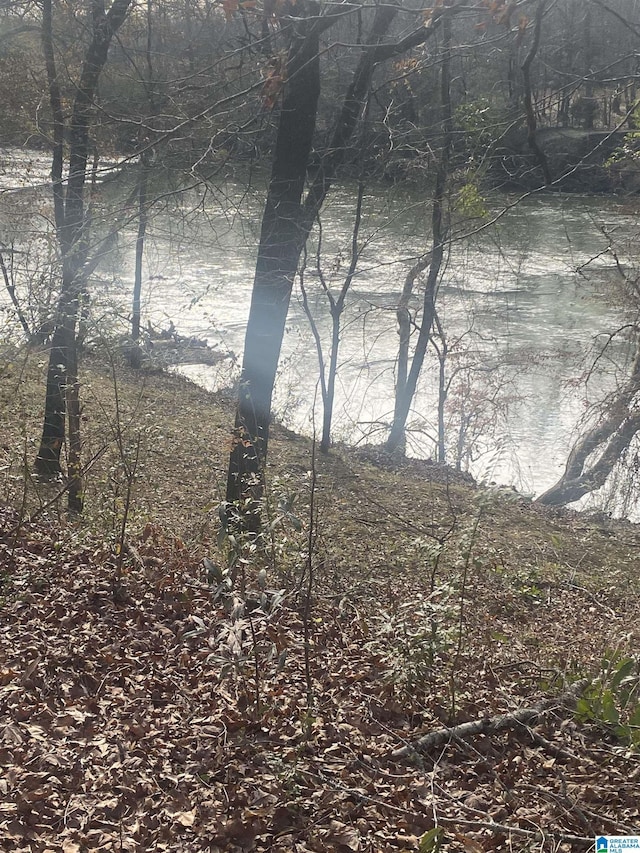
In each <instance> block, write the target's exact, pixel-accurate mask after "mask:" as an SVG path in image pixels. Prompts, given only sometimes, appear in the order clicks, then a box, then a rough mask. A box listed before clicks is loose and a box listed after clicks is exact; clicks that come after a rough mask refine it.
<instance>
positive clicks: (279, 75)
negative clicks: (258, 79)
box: [262, 53, 287, 110]
mask: <svg viewBox="0 0 640 853" xmlns="http://www.w3.org/2000/svg"><path fill="white" fill-rule="evenodd" d="M286 79H287V57H286V54H284V53H282V54H278V55H277V56H272V57H271V58H270V59H269V64H268V66H267V68H266V70H265V72H264V85H263V87H262V102H263V104H264V106H265V108H266V109H268V110H271V109H273V107H274V106H275V105H276V101H277V100H278V96H279V94H280V92H281V91H282V87H283V86H284V84H285V82H286Z"/></svg>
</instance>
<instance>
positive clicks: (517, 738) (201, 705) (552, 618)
mask: <svg viewBox="0 0 640 853" xmlns="http://www.w3.org/2000/svg"><path fill="white" fill-rule="evenodd" d="M85 364H86V366H87V367H86V372H85V376H84V386H83V399H84V401H85V403H84V412H83V417H84V427H85V448H84V452H85V458H86V459H87V460H92V461H91V464H90V470H88V472H87V475H86V518H85V519H84V520H83V521H82V522H73V521H71V520H69V519H67V518H65V516H64V513H63V512H62V510H61V509H60V508H59V505H60V501H58V502H56V501H55V500H53V498H54V497H55V495H56V494H57V492H58V491H60V484H57V485H56V484H49V485H46V486H45V485H44V484H41V483H37V482H35V481H33V480H31V479H30V478H29V477H27V486H26V488H25V487H24V483H25V478H24V472H25V470H28V466H29V463H30V462H31V460H32V458H33V454H34V452H35V445H36V439H37V438H38V427H39V417H40V405H41V400H40V395H41V387H42V386H41V369H42V365H40V366H38V363H37V357H35V356H34V355H33V354H31V355H30V356H29V358H26V357H24V358H23V360H20V358H18V357H14V358H13V360H12V361H11V362H10V363H9V364H8V365H5V367H4V368H3V374H4V375H3V377H2V384H1V386H0V389H1V390H0V394H1V395H2V400H1V403H0V429H1V430H2V442H1V443H2V448H1V453H2V460H1V462H0V467H1V471H0V476H1V477H2V480H1V481H0V484H1V485H2V488H3V490H4V494H3V504H2V507H3V508H2V510H1V513H0V568H1V573H2V591H1V593H2V596H3V600H2V632H1V636H0V709H1V710H0V765H1V766H2V775H1V777H0V792H1V794H2V796H1V797H0V800H1V802H0V832H1V833H2V838H3V845H4V846H3V849H6V850H8V851H42V853H44V851H48V850H63V851H65V853H74V851H85V850H86V851H89V850H100V851H103V850H105V851H108V850H113V851H123V850H129V851H138V850H168V851H182V850H184V851H200V850H202V851H253V850H255V851H261V850H264V851H266V850H273V851H307V850H309V851H327V850H331V851H343V850H344V851H350V850H351V851H372V853H374V851H375V853H378V851H402V850H404V851H411V850H421V851H423V853H424V851H436V850H441V851H472V853H476V851H489V850H497V851H510V850H518V851H525V850H534V849H535V850H549V851H551V850H554V851H560V850H566V851H569V850H571V851H573V850H584V851H586V850H588V849H589V848H590V847H591V846H592V844H593V837H594V836H595V835H596V834H618V835H624V834H630V833H633V832H637V826H638V819H639V817H640V812H639V807H638V798H637V790H638V784H639V782H640V773H639V770H638V752H637V749H638V746H639V745H640V737H639V735H638V731H639V729H638V725H639V723H640V719H637V718H638V717H639V716H640V715H639V714H638V711H637V708H638V676H639V673H638V661H637V649H638V648H639V647H640V642H639V639H640V638H639V636H638V625H640V620H639V618H638V617H639V611H640V608H639V606H638V567H639V566H640V530H639V529H638V528H637V527H636V526H634V525H631V524H626V523H619V522H613V521H611V520H609V519H606V518H597V517H586V516H582V515H580V514H577V513H571V512H562V511H556V510H551V509H541V508H536V507H533V506H531V505H530V504H528V503H526V502H525V501H523V500H522V499H521V498H519V497H518V496H517V495H515V494H513V495H511V494H509V493H508V492H499V491H497V492H491V491H485V490H482V489H479V488H476V487H474V486H473V485H471V484H469V483H466V482H463V481H461V480H460V478H454V477H449V476H448V475H447V472H446V471H443V470H442V469H440V468H438V469H436V466H430V465H428V464H425V463H419V462H415V463H413V462H404V463H402V464H395V463H393V461H392V460H389V459H387V458H383V457H381V456H379V455H378V454H376V453H375V452H373V451H367V452H366V453H364V454H358V453H355V452H353V451H351V450H349V449H348V448H339V449H338V450H336V451H335V452H334V453H332V454H331V455H330V456H329V457H327V458H322V457H316V458H315V461H314V459H313V454H312V447H311V443H310V442H309V441H308V440H306V439H302V438H299V437H297V436H294V435H292V434H291V433H289V432H287V431H285V430H281V429H276V431H275V434H274V439H273V443H272V447H271V450H272V456H271V467H270V472H269V490H268V492H269V507H268V510H267V517H268V519H269V523H270V524H269V531H270V532H269V535H268V536H267V537H266V539H265V542H264V543H263V545H262V546H261V547H259V548H255V547H253V546H252V545H251V543H248V542H246V543H243V542H237V541H230V540H229V539H228V538H226V539H225V538H224V537H223V538H222V539H221V540H220V541H218V531H219V522H218V515H217V505H218V503H219V501H220V498H221V495H222V484H223V483H224V474H225V463H226V455H227V452H228V435H229V427H230V424H231V415H230V411H231V410H230V406H229V403H228V401H226V400H225V399H224V397H223V396H218V397H215V396H211V395H209V394H207V393H206V392H204V391H202V390H201V389H199V388H197V387H196V386H194V385H191V384H189V383H187V382H185V381H183V380H182V379H180V378H178V377H171V376H167V375H166V374H162V373H157V374H152V373H151V374H142V375H139V376H138V375H135V374H133V373H129V372H127V371H126V369H124V368H123V367H121V366H119V367H118V368H117V370H113V369H112V368H113V365H110V364H109V362H108V360H107V361H104V360H99V359H89V360H87V361H86V362H85ZM114 375H115V376H116V377H117V379H116V380H115V381H114ZM134 463H135V464H134ZM432 471H433V476H430V473H431V472H432ZM313 483H315V489H314V494H313V498H314V506H315V512H314V514H313V516H312V515H311V513H310V498H311V488H312V484H313ZM128 493H129V496H130V497H131V511H130V513H129V516H128V518H127V523H126V525H125V526H124V535H123V525H122V520H123V512H124V507H125V504H126V497H127V494H128ZM298 522H300V523H298ZM310 545H311V546H312V547H311V550H310V548H309V546H310ZM205 558H206V560H205ZM309 572H312V574H313V576H312V578H311V584H310V583H309V580H310V578H309ZM230 574H231V575H233V576H234V578H235V583H234V585H233V587H231V585H230V581H229V575H230ZM309 589H311V596H310V597H309V598H308V597H307V594H306V593H307V590H309ZM567 691H569V693H567ZM531 708H534V709H535V710H536V713H535V714H534V715H533V716H527V715H526V714H525V713H524V711H525V710H526V709H531ZM634 715H635V716H634ZM498 719H507V721H508V725H504V726H503V725H496V724H495V721H496V720H498ZM467 724H468V725H467ZM465 726H466V728H465Z"/></svg>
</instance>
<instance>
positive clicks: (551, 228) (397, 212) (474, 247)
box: [0, 162, 633, 493]
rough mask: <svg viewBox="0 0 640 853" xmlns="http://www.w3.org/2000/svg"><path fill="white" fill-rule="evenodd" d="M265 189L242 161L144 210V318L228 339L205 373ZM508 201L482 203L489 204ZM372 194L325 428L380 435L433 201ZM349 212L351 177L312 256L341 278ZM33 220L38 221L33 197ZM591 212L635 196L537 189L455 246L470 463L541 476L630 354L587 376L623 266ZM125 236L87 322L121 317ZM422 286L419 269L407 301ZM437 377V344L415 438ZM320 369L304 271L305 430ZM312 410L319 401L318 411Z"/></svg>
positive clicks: (318, 303)
mask: <svg viewBox="0 0 640 853" xmlns="http://www.w3.org/2000/svg"><path fill="white" fill-rule="evenodd" d="M45 166H46V162H45ZM31 169H32V174H33V175H35V179H34V182H35V183H38V182H39V181H42V180H44V179H45V178H46V168H45V171H44V172H43V171H42V168H39V167H38V166H36V165H32V167H31ZM13 171H16V167H14V168H13ZM17 171H18V172H19V171H20V169H19V168H17ZM12 174H13V172H12V171H11V169H9V168H8V167H7V168H6V169H5V173H2V171H1V170H0V190H4V193H3V196H2V200H3V204H4V207H5V209H7V205H8V204H9V199H10V197H11V198H13V199H14V201H13V202H12V203H14V204H15V198H16V197H17V196H18V195H19V196H20V197H21V199H22V201H21V204H22V206H23V207H24V206H25V201H24V198H25V192H29V191H26V190H24V189H21V190H20V189H18V188H19V187H20V186H24V180H25V178H24V175H21V176H20V180H18V179H15V178H13V177H12ZM20 181H22V183H20ZM7 188H11V191H7ZM13 190H16V191H15V192H14V191H13ZM121 195H122V191H121V189H118V188H117V187H116V188H111V189H109V190H107V192H106V196H107V200H109V198H111V197H113V198H114V199H115V198H116V196H119V197H121ZM263 200H264V185H263V183H262V182H261V181H260V180H256V181H255V183H253V185H249V187H248V188H247V179H246V176H244V177H243V181H242V182H240V181H238V182H235V181H233V180H228V181H226V182H225V183H224V184H220V185H219V186H218V187H217V188H215V189H209V190H207V191H204V190H202V189H193V190H190V191H189V192H187V193H185V194H183V195H181V196H175V195H167V196H165V197H164V198H163V200H162V201H161V202H159V203H158V204H157V205H156V207H155V209H154V216H153V218H152V223H151V225H150V228H149V235H148V240H147V245H146V253H145V271H144V281H145V283H144V312H145V314H144V318H145V321H146V320H149V321H150V322H151V323H152V324H153V325H154V326H156V327H167V326H168V325H169V323H170V322H173V323H174V325H175V327H176V329H177V330H178V331H179V332H180V333H181V334H184V335H191V334H193V335H197V336H198V337H202V338H206V339H207V340H208V341H209V343H210V344H212V345H215V346H217V347H218V348H219V349H220V350H221V351H223V352H227V353H229V354H230V357H229V358H228V359H226V360H225V361H224V362H222V363H221V365H220V366H218V367H216V368H208V367H188V368H184V372H185V373H187V374H188V375H190V376H192V377H193V378H195V379H196V380H197V381H198V382H201V383H202V384H204V385H206V386H207V387H210V388H216V387H220V386H221V385H226V384H228V383H229V382H230V381H232V380H233V379H234V378H236V377H237V375H238V371H239V366H238V365H239V361H240V360H241V356H242V347H243V341H244V328H245V323H246V318H247V314H248V308H249V300H250V296H251V286H252V279H253V265H254V262H255V254H256V249H257V241H258V235H259V225H260V216H261V206H262V203H263ZM509 201H512V200H511V199H505V198H500V199H491V200H490V204H491V206H492V208H493V209H494V210H495V211H498V210H499V209H500V208H501V206H503V205H504V204H505V203H507V202H509ZM132 208H133V206H132ZM365 208H366V211H367V213H366V216H365V220H364V223H363V227H362V230H361V234H360V241H359V242H360V247H361V255H360V258H359V262H358V268H357V273H356V276H355V279H354V282H353V285H352V288H351V291H350V293H349V296H348V297H347V306H346V310H345V313H344V316H343V333H342V343H341V350H340V360H339V361H340V371H339V378H338V388H337V402H336V408H335V421H334V423H335V426H334V435H335V438H336V439H341V440H346V441H349V442H352V443H354V442H363V441H375V442H379V441H382V440H384V437H385V432H386V428H387V426H388V424H389V421H390V414H391V411H392V405H393V387H394V367H395V358H396V349H397V341H398V336H397V332H396V320H395V305H396V302H397V297H398V293H399V291H400V290H401V288H402V283H403V280H404V276H405V274H406V271H407V269H408V267H409V265H410V261H411V258H412V257H414V256H415V255H416V254H417V253H418V252H420V251H421V249H422V247H423V245H424V239H425V238H424V234H425V231H426V230H427V226H426V223H427V222H428V216H429V211H428V208H426V207H425V206H424V204H423V201H422V199H421V198H420V196H419V194H417V193H415V194H412V193H410V192H407V191H406V190H391V189H390V188H389V187H377V188H375V189H371V190H370V194H369V195H368V197H367V199H366V201H365ZM353 213H354V193H353V192H352V191H351V190H350V189H341V190H339V191H338V192H336V193H335V194H334V195H333V197H332V199H331V201H330V203H329V204H328V205H327V207H326V209H325V211H324V213H323V218H322V228H321V240H320V258H321V261H320V267H321V270H322V273H323V275H324V278H325V281H326V283H327V285H328V286H330V287H331V288H332V289H333V290H334V292H336V293H337V291H338V290H339V288H340V286H341V285H342V281H343V277H344V273H345V271H346V267H347V265H348V263H349V254H350V242H351V236H350V235H351V228H352V223H353ZM119 215H120V216H121V217H122V216H123V213H122V211H120V212H119ZM38 217H40V218H38ZM106 219H107V220H108V221H111V219H112V214H107V215H106ZM10 221H11V217H7V216H6V215H5V216H4V221H1V220H0V227H2V229H3V232H4V234H3V239H4V242H5V245H6V243H7V242H8V239H9V231H10V230H11V225H10ZM32 227H33V229H34V231H37V229H38V228H46V216H44V214H42V212H41V211H40V212H39V213H38V215H37V217H36V221H32ZM460 228H461V230H464V228H463V227H462V226H460ZM602 229H604V230H606V231H607V232H609V233H610V232H611V231H612V230H615V231H616V233H617V234H618V235H619V237H620V239H625V238H626V236H628V235H630V234H631V232H632V229H633V218H632V216H631V215H630V212H629V210H628V209H627V208H625V207H624V206H623V205H622V204H621V203H618V202H616V201H615V200H610V199H601V198H577V197H575V196H574V197H561V196H553V197H548V196H545V197H539V196H538V197H532V198H530V199H528V200H526V201H524V202H522V203H521V204H519V205H518V206H517V207H515V208H514V209H513V210H512V211H511V212H509V213H508V214H507V215H506V216H505V217H503V218H502V219H501V220H500V222H499V224H498V225H496V226H495V227H493V228H491V229H488V230H486V231H484V232H482V233H479V234H477V235H476V236H475V237H471V238H469V239H466V240H461V241H459V242H457V243H455V244H454V245H453V246H452V248H451V252H450V254H449V258H448V261H447V265H446V269H445V271H444V275H443V278H442V284H441V288H440V294H439V315H440V319H441V322H442V325H443V327H444V330H445V332H446V337H447V342H448V346H449V356H448V360H447V381H448V382H450V390H449V398H448V404H447V409H446V422H447V436H448V452H449V461H451V462H455V461H456V457H457V455H458V454H459V453H460V454H461V462H462V465H463V467H469V468H470V470H471V471H472V473H473V474H474V475H475V476H476V477H478V478H482V479H488V480H495V481H498V482H504V483H512V484H514V485H516V486H517V487H518V488H519V489H521V490H523V491H526V492H536V493H539V492H540V491H542V490H544V489H545V488H546V487H547V486H548V485H550V484H551V483H552V482H553V481H554V480H555V479H556V478H557V477H558V475H559V474H560V473H561V471H562V467H563V462H564V460H565V459H566V454H567V450H568V448H569V447H570V445H571V441H572V438H573V437H574V436H575V434H576V430H577V429H578V427H579V424H580V421H581V419H582V418H583V416H584V413H585V408H586V404H587V402H592V401H594V400H597V399H599V398H601V397H602V396H603V394H604V393H605V392H606V389H607V387H611V384H612V383H613V381H614V374H615V372H616V371H618V370H619V369H620V366H621V365H623V364H624V360H625V357H626V353H625V345H624V343H623V342H622V341H620V342H619V343H617V344H616V345H615V346H614V347H610V349H609V351H608V356H607V358H606V359H603V360H601V361H600V363H599V367H600V368H603V374H602V375H601V374H600V373H598V375H597V376H593V377H592V378H591V379H590V381H589V383H588V384H587V385H585V383H584V381H583V380H584V377H585V373H586V371H588V370H589V367H590V364H591V361H592V357H593V351H594V347H595V346H597V344H598V342H601V341H603V340H605V336H607V335H609V334H610V333H611V332H613V331H614V330H615V329H617V328H618V327H619V326H620V325H621V323H622V322H623V319H622V311H621V309H620V308H619V307H618V305H617V304H616V302H617V295H616V282H617V273H616V271H615V268H614V263H613V258H612V256H611V255H610V253H608V252H607V251H606V248H607V244H608V241H607V237H606V236H605V234H604V233H603V230H602ZM317 238H318V233H316V235H315V238H314V239H315V243H314V245H311V246H310V248H309V257H308V259H307V272H306V273H305V279H304V280H305V284H306V288H307V291H308V294H309V301H310V304H311V306H312V310H313V313H314V316H315V317H316V320H317V322H318V325H319V328H320V331H321V334H322V335H323V337H324V339H325V341H328V335H329V331H330V323H329V320H328V310H327V302H326V298H325V297H324V295H323V293H322V288H321V285H320V278H319V276H318V274H317V270H314V268H315V267H317V263H316V256H317V251H318V246H317ZM134 241H135V223H133V222H132V223H129V224H127V222H126V218H125V221H124V222H123V232H122V234H121V236H120V238H119V244H118V249H117V253H116V255H115V257H114V258H112V259H111V261H110V263H109V265H108V266H105V268H104V269H102V270H101V271H100V273H99V274H98V275H97V276H96V281H95V282H94V292H95V293H96V294H97V298H96V303H95V306H94V315H95V318H96V322H99V323H100V322H104V321H108V322H111V323H116V324H117V323H118V322H120V321H121V319H122V318H123V317H125V316H126V313H127V311H128V300H129V292H130V287H131V282H132V279H133V252H134ZM585 265H587V266H585ZM420 292H421V284H420V282H418V283H417V284H416V293H417V295H416V297H415V298H414V300H413V304H412V308H413V310H415V309H416V308H417V307H418V305H419V301H420ZM327 357H328V353H327ZM437 378H438V360H437V358H436V356H435V352H434V350H433V348H432V349H431V351H430V355H429V356H428V358H427V362H426V364H425V370H424V374H423V378H422V381H421V384H420V390H419V394H418V396H417V398H416V400H415V403H414V409H413V412H412V414H411V418H410V427H411V432H410V436H409V447H410V452H412V453H414V454H416V455H424V456H429V455H431V453H432V452H433V437H434V436H435V434H436V430H437V424H436V408H435V406H436V395H437ZM317 380H318V362H317V356H316V351H315V346H314V344H313V339H312V337H311V334H310V331H309V324H308V321H307V319H306V317H305V315H304V312H303V309H302V300H301V296H300V291H299V288H297V289H296V291H295V292H294V295H293V298H292V302H291V310H290V315H289V322H288V325H287V331H286V335H285V339H284V343H283V350H282V359H281V369H280V375H279V379H278V385H277V389H276V396H275V408H276V411H277V414H278V416H279V417H281V418H282V419H283V420H284V422H285V423H286V424H287V425H289V426H291V427H293V428H296V429H298V430H302V431H305V432H311V431H312V429H313V401H314V398H317V400H318V401H319V398H320V395H319V390H318V392H317V393H316V388H317ZM320 418H321V413H320V408H319V403H318V404H317V407H316V419H317V421H318V423H320ZM461 424H463V425H464V429H462V430H461Z"/></svg>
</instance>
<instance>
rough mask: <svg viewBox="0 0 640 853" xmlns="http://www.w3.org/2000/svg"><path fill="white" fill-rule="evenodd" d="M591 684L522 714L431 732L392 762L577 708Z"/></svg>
mask: <svg viewBox="0 0 640 853" xmlns="http://www.w3.org/2000/svg"><path fill="white" fill-rule="evenodd" d="M588 683H589V682H588V681H587V679H582V680H581V681H576V682H575V684H572V685H571V687H570V688H569V689H568V690H567V691H565V693H563V694H562V695H561V696H558V697H556V698H555V699H544V700H542V701H541V702H537V703H536V704H535V705H532V706H531V707H530V708H521V709H520V710H519V711H513V712H512V713H510V714H499V715H498V716H495V717H485V718H483V719H481V720H471V721H470V722H468V723H461V724H460V725H459V726H452V727H451V728H446V729H438V730H437V731H435V732H430V733H429V734H428V735H424V737H421V738H420V739H419V740H417V741H415V742H414V743H409V744H407V745H406V746H403V747H400V749H396V750H394V751H393V752H392V753H391V759H392V760H393V761H405V760H407V759H411V758H414V757H416V755H420V754H424V753H427V752H430V751H431V750H432V749H436V748H437V747H440V746H444V745H445V744H447V743H450V742H451V741H464V740H467V739H469V738H472V737H474V736H475V735H480V734H482V735H491V734H496V732H500V731H503V730H504V729H515V728H518V727H519V726H522V725H529V724H531V723H534V722H535V721H536V720H537V719H538V717H540V716H541V715H542V714H543V713H544V712H545V711H548V710H550V709H551V708H558V707H560V708H566V707H572V706H573V705H575V700H576V699H577V698H578V697H579V696H580V695H581V693H582V692H583V691H584V689H585V688H586V686H587V684H588Z"/></svg>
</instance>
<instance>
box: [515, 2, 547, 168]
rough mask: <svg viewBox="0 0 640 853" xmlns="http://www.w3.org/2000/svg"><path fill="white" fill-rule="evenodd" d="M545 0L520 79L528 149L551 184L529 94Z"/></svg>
mask: <svg viewBox="0 0 640 853" xmlns="http://www.w3.org/2000/svg"><path fill="white" fill-rule="evenodd" d="M544 9H545V0H541V2H540V3H539V4H538V8H537V10H536V23H535V29H534V35H533V44H532V45H531V49H530V50H529V53H528V54H527V57H526V59H525V61H524V62H523V63H522V78H523V80H524V111H525V115H526V117H527V142H528V143H529V148H530V149H531V151H532V152H533V155H534V156H535V158H536V160H537V161H538V165H539V166H540V168H541V169H542V174H543V176H544V182H545V184H550V183H552V178H551V171H550V169H549V161H548V160H547V155H546V154H545V153H544V151H543V150H542V148H541V147H540V145H539V143H538V136H537V129H538V123H537V121H536V114H535V111H534V108H533V95H532V92H531V63H532V62H533V60H534V59H535V56H536V53H537V52H538V47H539V46H540V34H541V32H542V16H543V15H544Z"/></svg>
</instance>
